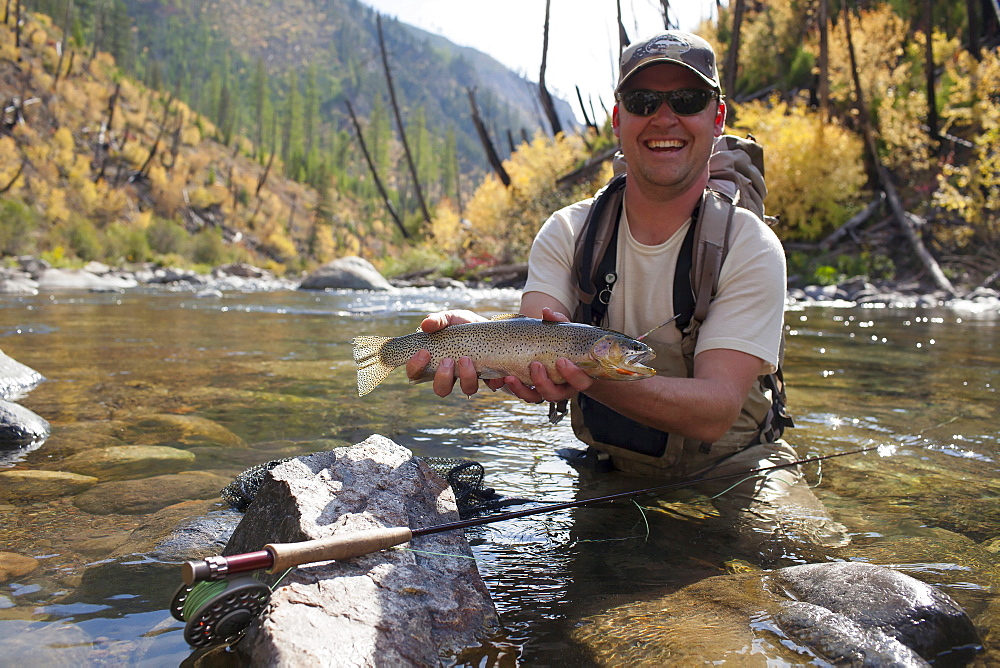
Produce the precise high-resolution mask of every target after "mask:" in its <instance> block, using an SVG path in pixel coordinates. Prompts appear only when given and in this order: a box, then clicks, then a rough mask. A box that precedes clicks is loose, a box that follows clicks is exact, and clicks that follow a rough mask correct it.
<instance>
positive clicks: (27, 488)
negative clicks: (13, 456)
mask: <svg viewBox="0 0 1000 668" xmlns="http://www.w3.org/2000/svg"><path fill="white" fill-rule="evenodd" d="M96 484H97V478H95V477H93V476H89V475H80V474H78V473H70V472H69V471H34V470H29V471H24V470H14V471H0V499H2V500H5V501H12V502H18V501H21V502H24V501H43V500H46V499H56V498H59V497H63V496H73V495H74V494H79V493H80V492H83V491H85V490H87V489H90V488H91V487H93V486H94V485H96Z"/></svg>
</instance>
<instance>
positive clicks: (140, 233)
mask: <svg viewBox="0 0 1000 668" xmlns="http://www.w3.org/2000/svg"><path fill="white" fill-rule="evenodd" d="M106 237H107V256H106V257H107V259H108V260H109V261H111V262H113V263H117V262H120V261H126V262H145V261H146V260H149V259H152V257H153V250H152V249H151V248H150V247H149V240H148V239H146V231H145V230H142V229H139V228H137V227H133V226H131V225H128V224H126V223H120V222H116V223H112V224H111V225H110V226H108V229H107V233H106Z"/></svg>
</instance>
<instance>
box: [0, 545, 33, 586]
mask: <svg viewBox="0 0 1000 668" xmlns="http://www.w3.org/2000/svg"><path fill="white" fill-rule="evenodd" d="M36 568H38V560H37V559H35V558H34V557H27V556H25V555H23V554H17V553H16V552H0V582H7V581H8V580H13V579H14V578H19V577H21V576H22V575H27V574H28V573H30V572H32V571H33V570H35V569H36Z"/></svg>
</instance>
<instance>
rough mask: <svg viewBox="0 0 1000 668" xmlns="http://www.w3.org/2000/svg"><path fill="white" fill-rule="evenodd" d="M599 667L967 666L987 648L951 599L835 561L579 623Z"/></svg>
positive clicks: (703, 584)
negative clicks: (753, 651)
mask: <svg viewBox="0 0 1000 668" xmlns="http://www.w3.org/2000/svg"><path fill="white" fill-rule="evenodd" d="M572 636H573V638H574V640H576V641H577V642H579V643H581V644H582V645H584V646H585V647H586V648H587V650H588V651H589V652H590V654H591V655H592V656H593V657H594V662H595V663H597V664H602V665H603V664H614V665H635V666H660V665H695V664H697V665H701V664H710V663H713V662H720V661H731V662H733V663H734V664H736V665H743V664H745V663H746V660H747V658H746V653H747V648H749V647H759V648H761V649H762V650H763V653H764V654H765V657H762V659H761V661H760V664H761V665H763V664H764V663H766V662H773V663H788V664H790V665H797V664H806V663H813V662H815V660H816V659H818V660H819V661H820V662H826V661H829V662H831V663H833V664H834V665H850V666H889V665H891V666H898V667H899V668H904V667H906V666H927V665H929V662H930V661H933V660H934V659H935V658H938V657H947V661H942V662H941V664H942V665H944V664H945V663H947V665H964V663H965V662H967V661H968V660H969V659H971V658H972V656H973V655H974V654H975V652H976V651H977V649H978V648H979V646H980V645H981V642H980V640H979V638H978V634H977V632H976V629H975V626H974V625H973V624H972V622H971V620H970V619H969V617H968V615H966V614H965V612H964V611H963V610H962V609H961V608H960V607H959V606H958V605H957V604H956V603H955V602H954V601H953V600H951V599H950V598H949V597H948V596H947V595H945V594H943V593H942V592H940V591H939V590H937V589H935V588H933V587H931V586H930V585H927V584H925V583H923V582H920V581H919V580H915V579H914V578H911V577H910V576H908V575H904V574H902V573H899V572H896V571H894V570H892V569H889V568H886V567H884V566H876V565H873V564H866V563H859V562H831V563H820V564H808V565H805V566H792V567H789V568H782V569H778V570H776V571H773V572H771V573H769V574H765V575H761V574H760V573H738V574H732V575H720V576H717V577H710V578H706V579H704V580H701V581H698V582H695V583H694V584H691V585H688V586H686V587H683V588H681V589H679V590H677V591H672V592H670V593H668V594H666V595H664V596H662V597H659V598H651V599H650V600H646V601H639V602H635V603H628V604H625V605H621V606H618V607H615V608H612V609H610V610H607V611H605V612H603V613H601V614H597V615H593V616H591V617H587V618H585V619H583V620H582V621H581V622H579V623H577V624H575V629H574V631H573V633H572Z"/></svg>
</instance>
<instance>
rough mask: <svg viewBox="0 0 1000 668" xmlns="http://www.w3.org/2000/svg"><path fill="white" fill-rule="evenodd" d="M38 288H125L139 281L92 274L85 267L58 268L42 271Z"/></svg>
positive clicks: (101, 289)
mask: <svg viewBox="0 0 1000 668" xmlns="http://www.w3.org/2000/svg"><path fill="white" fill-rule="evenodd" d="M37 281H38V289H39V290H42V291H50V290H95V291H105V290H124V289H126V288H134V287H136V286H137V285H138V282H137V281H136V280H135V279H134V278H132V277H130V276H114V275H112V274H105V275H98V274H92V273H90V272H89V271H87V270H85V269H57V268H55V267H51V268H49V269H45V270H44V271H42V272H41V273H40V274H39V275H38V278H37Z"/></svg>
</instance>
